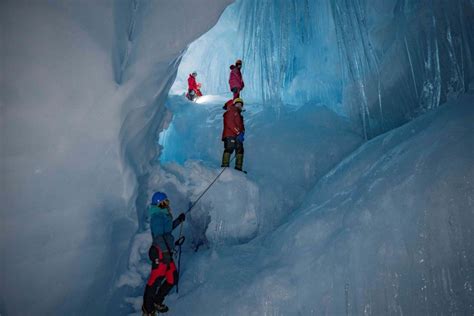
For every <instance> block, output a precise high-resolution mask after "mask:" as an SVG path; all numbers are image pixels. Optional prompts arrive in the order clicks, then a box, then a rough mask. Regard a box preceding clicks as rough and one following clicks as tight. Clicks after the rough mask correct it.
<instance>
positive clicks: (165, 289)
mask: <svg viewBox="0 0 474 316" xmlns="http://www.w3.org/2000/svg"><path fill="white" fill-rule="evenodd" d="M165 277H166V281H165V282H163V284H161V286H160V288H159V289H158V292H157V293H156V295H155V297H154V299H153V301H154V302H155V304H156V305H157V307H158V309H159V308H160V307H161V308H166V306H162V305H163V301H164V300H165V297H166V295H168V293H169V292H170V291H171V289H172V288H173V286H175V284H176V283H178V277H179V276H178V271H177V269H176V265H175V264H174V262H173V261H172V262H171V263H170V266H169V269H167V271H166V275H165Z"/></svg>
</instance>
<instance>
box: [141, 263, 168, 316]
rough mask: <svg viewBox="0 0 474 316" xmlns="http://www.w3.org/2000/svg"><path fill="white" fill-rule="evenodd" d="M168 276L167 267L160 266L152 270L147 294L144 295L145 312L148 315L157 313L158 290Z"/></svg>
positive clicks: (146, 290)
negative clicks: (156, 299)
mask: <svg viewBox="0 0 474 316" xmlns="http://www.w3.org/2000/svg"><path fill="white" fill-rule="evenodd" d="M165 274H166V266H164V267H163V265H158V266H157V267H156V268H154V269H152V270H151V274H150V277H149V278H148V282H147V284H146V286H145V293H144V294H143V310H144V312H146V313H153V312H154V311H155V306H154V298H155V296H156V290H157V289H158V287H159V286H160V285H161V284H162V283H163V280H164V278H165ZM165 283H166V282H165Z"/></svg>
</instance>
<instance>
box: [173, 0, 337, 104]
mask: <svg viewBox="0 0 474 316" xmlns="http://www.w3.org/2000/svg"><path fill="white" fill-rule="evenodd" d="M238 58H239V59H243V61H244V64H243V69H242V73H243V76H244V80H245V85H246V87H245V89H244V90H243V93H242V94H243V97H244V98H245V99H246V100H252V101H258V102H266V103H270V104H273V105H274V106H278V105H280V104H281V103H285V104H286V106H289V105H298V104H304V103H307V102H310V101H311V102H316V103H324V104H327V105H331V106H334V107H335V106H336V105H337V104H340V102H341V96H342V90H341V89H342V81H341V79H340V73H341V70H340V69H339V58H338V48H337V42H336V30H335V27H334V24H333V20H332V17H331V8H330V5H329V3H328V2H327V1H306V0H305V1H282V0H264V1H237V2H236V3H235V4H234V5H232V6H229V7H228V8H227V9H226V11H225V12H224V14H223V15H222V17H221V18H220V20H219V22H218V24H217V25H216V26H215V27H214V28H213V29H212V30H211V31H210V32H208V33H207V34H205V35H204V36H202V37H201V38H200V39H198V40H197V41H196V42H194V43H193V44H191V45H190V47H189V49H188V51H187V53H186V54H185V55H184V57H183V61H182V63H181V65H180V69H179V72H178V79H177V82H176V83H175V86H174V87H173V89H172V93H178V94H179V93H182V92H183V91H184V90H185V88H186V78H187V75H188V74H189V73H190V72H191V71H193V70H197V72H198V81H200V82H202V83H203V90H204V92H205V93H207V94H224V93H226V92H228V91H229V87H228V83H227V82H228V77H229V65H231V64H232V63H234V62H235V60H236V59H238Z"/></svg>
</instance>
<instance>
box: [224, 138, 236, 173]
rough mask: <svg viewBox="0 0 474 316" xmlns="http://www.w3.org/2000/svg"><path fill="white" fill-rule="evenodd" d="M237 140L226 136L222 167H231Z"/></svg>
mask: <svg viewBox="0 0 474 316" xmlns="http://www.w3.org/2000/svg"><path fill="white" fill-rule="evenodd" d="M235 142H236V140H235V138H233V137H226V138H225V139H224V153H223V154H222V164H221V167H229V163H230V156H231V155H232V153H233V152H234V148H235Z"/></svg>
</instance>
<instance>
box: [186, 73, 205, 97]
mask: <svg viewBox="0 0 474 316" xmlns="http://www.w3.org/2000/svg"><path fill="white" fill-rule="evenodd" d="M196 77H197V72H196V71H193V72H192V73H191V74H189V78H188V93H187V94H186V97H187V98H188V99H189V100H191V101H194V99H195V98H196V97H202V92H201V84H200V83H198V82H196Z"/></svg>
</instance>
